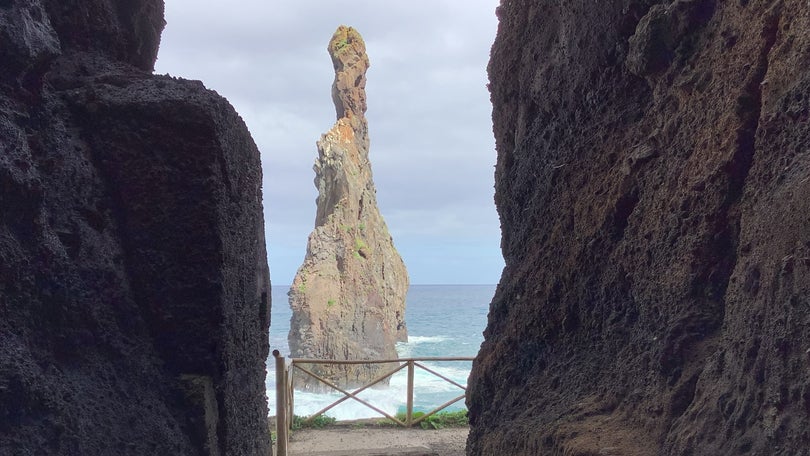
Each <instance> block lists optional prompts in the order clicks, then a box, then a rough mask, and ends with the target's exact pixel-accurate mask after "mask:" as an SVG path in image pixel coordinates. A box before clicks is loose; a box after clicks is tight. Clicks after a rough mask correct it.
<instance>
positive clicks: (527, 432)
mask: <svg viewBox="0 0 810 456" xmlns="http://www.w3.org/2000/svg"><path fill="white" fill-rule="evenodd" d="M498 17H499V19H500V26H499V30H498V36H497V39H496V41H495V44H494V46H493V48H492V54H491V60H490V65H489V75H490V80H491V84H490V90H491V95H492V102H493V121H494V132H495V137H496V142H497V150H498V162H497V167H496V196H495V199H496V204H497V206H498V210H499V213H500V217H501V225H502V231H503V239H502V249H503V253H504V257H505V260H506V268H505V270H504V273H503V276H502V278H501V282H500V284H499V286H498V289H497V292H496V295H495V297H494V299H493V302H492V305H491V309H490V315H489V324H488V327H487V329H486V331H485V342H484V343H483V345H482V347H481V352H480V354H479V356H478V358H477V359H476V362H475V363H474V367H473V371H472V375H471V378H470V384H471V388H470V394H469V398H468V405H469V408H470V417H471V422H472V432H471V435H470V438H469V441H468V454H470V455H492V454H511V455H536V454H560V455H562V454H565V455H592V454H617V455H619V454H621V455H654V454H660V455H688V454H693V455H716V454H773V455H780V454H784V455H788V454H789V455H794V454H808V453H807V452H808V448H810V428H808V426H807V423H808V419H810V218H808V217H810V216H809V215H808V214H810V32H809V31H810V9H808V8H807V2H804V1H798V0H793V1H791V0H787V1H780V2H768V1H755V0H751V1H739V2H714V1H709V0H693V1H675V2H670V1H663V2H652V1H646V2H645V1H627V0H625V1H615V2H592V1H585V0H580V1H571V2H550V1H530V0H514V1H503V2H502V5H501V6H500V8H499V9H498Z"/></svg>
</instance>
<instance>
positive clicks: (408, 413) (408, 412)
mask: <svg viewBox="0 0 810 456" xmlns="http://www.w3.org/2000/svg"><path fill="white" fill-rule="evenodd" d="M407 364H408V399H407V406H406V408H405V425H406V426H408V427H410V426H411V425H412V424H413V374H414V372H413V370H414V361H413V360H409V361H408V363H407Z"/></svg>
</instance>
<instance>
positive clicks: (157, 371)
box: [0, 0, 270, 455]
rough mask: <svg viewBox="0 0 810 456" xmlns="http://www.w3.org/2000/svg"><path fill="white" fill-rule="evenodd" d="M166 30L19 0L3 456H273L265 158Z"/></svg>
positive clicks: (0, 137)
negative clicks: (175, 71)
mask: <svg viewBox="0 0 810 456" xmlns="http://www.w3.org/2000/svg"><path fill="white" fill-rule="evenodd" d="M163 25H164V22H163V2H162V1H159V0H139V1H135V0H126V1H124V0H84V1H76V0H74V1H64V0H58V1H57V0H28V1H19V0H17V1H2V2H0V42H2V46H0V59H2V62H3V64H2V65H1V66H0V150H2V152H0V404H2V406H0V454H4V455H6V454H8V455H28V454H31V455H33V454H36V455H50V454H53V455H57V454H59V455H110V454H121V455H145V454H173V455H200V454H205V455H256V454H267V453H268V451H269V435H268V432H267V425H266V417H267V404H266V396H265V383H264V379H265V364H264V363H265V359H266V357H267V351H268V346H267V344H268V340H267V328H268V325H269V318H270V316H269V304H270V303H269V289H270V284H269V275H268V269H267V264H266V255H265V245H264V234H263V233H264V229H263V219H262V202H261V187H260V186H261V167H260V163H259V153H258V150H257V149H256V146H255V145H254V143H253V141H252V139H251V137H250V134H249V133H248V131H247V129H246V127H245V125H244V123H243V122H242V120H241V119H240V118H239V116H238V115H237V114H236V112H235V111H234V110H233V108H232V107H231V106H230V105H229V104H228V103H227V101H225V100H224V99H223V98H221V97H220V96H218V95H216V94H215V93H214V92H212V91H209V90H206V89H205V87H203V85H202V84H201V83H199V82H195V81H186V80H179V79H174V78H171V77H168V76H154V75H152V74H151V71H152V68H153V64H154V60H155V56H156V55H157V50H158V43H159V40H160V32H161V31H162V29H163Z"/></svg>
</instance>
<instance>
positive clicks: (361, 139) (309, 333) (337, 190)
mask: <svg viewBox="0 0 810 456" xmlns="http://www.w3.org/2000/svg"><path fill="white" fill-rule="evenodd" d="M328 51H329V55H330V56H331V58H332V63H333V65H334V67H335V82H334V84H333V85H332V98H333V100H334V103H335V109H336V111H337V122H336V123H335V125H334V126H333V127H332V129H331V130H329V131H328V132H327V133H326V134H324V135H323V136H322V137H321V139H320V141H318V142H317V146H318V159H317V160H316V162H315V166H314V170H315V174H316V177H315V185H316V187H317V188H318V200H317V215H316V218H315V229H314V231H313V232H312V233H311V234H310V236H309V242H308V245H307V253H306V257H305V258H304V263H303V265H302V266H301V268H300V269H299V270H298V273H297V274H296V276H295V279H294V280H293V284H292V287H290V293H289V297H290V307H291V308H292V311H293V315H292V320H291V322H290V334H289V343H290V351H291V353H292V356H293V357H305V358H327V359H379V358H396V356H397V353H396V349H395V344H396V342H397V341H404V340H407V337H408V336H407V331H406V329H405V294H406V292H407V289H408V273H407V270H406V269H405V264H404V263H403V262H402V258H400V256H399V254H398V253H397V251H396V249H395V248H394V244H393V240H392V238H391V235H390V234H389V233H388V228H387V227H386V225H385V221H384V220H383V218H382V216H381V215H380V212H379V210H378V208H377V201H376V196H375V194H376V190H375V188H374V182H373V180H372V175H371V164H370V162H369V159H368V151H369V139H368V124H367V122H366V118H365V111H366V92H365V83H366V77H365V74H366V70H367V69H368V67H369V62H368V56H367V55H366V47H365V43H364V42H363V39H362V38H361V37H360V34H359V33H358V32H357V31H356V30H354V29H353V28H351V27H346V26H340V27H338V29H337V31H336V32H335V34H334V35H333V36H332V39H331V40H330V41H329V46H328ZM313 368H315V367H314V366H313ZM380 369H381V367H380V366H378V365H370V366H361V365H357V366H337V367H330V366H321V365H319V366H317V369H316V370H317V372H318V373H319V374H320V375H323V376H325V377H326V378H329V379H330V380H332V381H334V382H336V383H338V384H340V385H347V386H351V385H357V384H360V383H363V382H365V381H367V380H370V379H372V378H373V377H375V376H376V375H377V372H378V371H379V370H380ZM309 380H312V379H309ZM306 383H307V384H310V385H313V384H314V383H312V382H311V381H310V382H306Z"/></svg>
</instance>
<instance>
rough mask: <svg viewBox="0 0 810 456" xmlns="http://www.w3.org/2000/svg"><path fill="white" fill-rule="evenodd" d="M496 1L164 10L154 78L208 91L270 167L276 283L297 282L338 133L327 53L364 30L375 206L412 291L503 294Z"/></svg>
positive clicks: (268, 216) (209, 1) (267, 1)
mask: <svg viewBox="0 0 810 456" xmlns="http://www.w3.org/2000/svg"><path fill="white" fill-rule="evenodd" d="M497 3H498V1H497V0H465V1H460V0H410V1H406V2H403V1H394V0H355V1H352V2H336V1H326V0H235V1H233V2H229V3H228V4H227V5H226V4H225V3H223V2H221V1H216V2H215V1H213V0H166V22H167V25H166V29H165V31H164V32H163V38H162V42H161V46H160V53H159V56H158V61H157V65H156V70H155V71H156V72H157V73H160V74H164V73H168V74H171V75H172V76H179V77H184V78H188V79H199V80H202V81H203V82H204V83H205V85H206V87H208V88H209V89H213V90H216V91H217V92H218V93H219V94H221V95H223V96H225V97H226V98H228V100H229V101H230V102H231V104H233V105H234V107H235V108H236V110H237V111H238V112H239V113H240V114H241V115H242V118H243V119H244V120H245V122H246V123H247V126H248V128H249V129H250V132H251V134H252V135H253V139H254V140H255V141H256V144H257V145H258V147H259V150H260V151H261V154H262V167H263V170H264V208H265V223H266V225H267V248H268V257H269V263H270V273H271V279H272V281H273V283H274V284H277V285H286V284H289V283H290V282H291V281H292V278H293V276H294V275H295V271H296V270H297V268H298V267H299V266H300V265H301V262H302V260H303V258H304V254H305V252H306V241H307V236H308V235H309V233H310V232H311V231H312V228H313V224H314V220H315V198H316V196H317V191H316V189H315V186H314V185H313V178H314V176H315V175H314V172H313V171H312V164H313V163H314V161H315V158H316V157H317V149H316V148H315V141H316V140H317V139H318V138H319V137H320V135H321V134H322V133H324V132H326V131H327V130H328V129H329V128H331V126H332V124H333V123H334V122H335V109H334V105H333V104H332V98H331V85H332V79H333V77H334V72H333V69H332V64H331V61H330V59H329V55H328V54H327V52H326V45H327V43H328V42H329V39H330V38H331V36H332V33H334V31H335V29H336V28H337V26H338V25H341V24H344V25H349V26H352V27H354V28H356V29H357V30H358V31H359V32H360V34H361V35H363V38H364V40H365V42H366V48H367V52H368V55H369V59H370V61H371V68H370V69H369V71H368V73H367V80H368V82H367V85H366V90H367V94H368V111H367V113H366V115H367V118H368V122H369V134H370V137H371V151H370V159H371V164H372V170H373V173H374V182H375V185H376V187H377V203H378V205H379V207H380V211H381V212H382V215H383V217H384V218H385V220H386V222H387V224H388V228H389V230H390V232H391V234H392V236H393V237H394V244H395V245H396V247H397V249H398V250H399V252H400V254H401V255H402V257H403V259H404V260H405V264H406V266H407V267H408V271H409V274H410V277H411V283H413V284H468V283H469V284H473V283H484V284H495V283H497V282H498V280H499V278H500V273H501V269H502V267H503V260H502V258H501V253H500V247H499V244H500V228H499V222H498V216H497V213H496V211H495V207H494V204H493V171H494V169H493V166H494V164H495V150H494V139H493V137H492V126H491V120H490V113H491V106H490V104H489V94H488V92H487V89H486V83H487V76H486V63H487V60H488V57H489V49H490V46H491V44H492V41H493V39H494V37H495V31H496V29H497V19H496V18H495V7H496V6H497Z"/></svg>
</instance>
